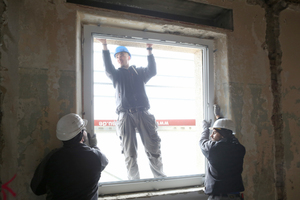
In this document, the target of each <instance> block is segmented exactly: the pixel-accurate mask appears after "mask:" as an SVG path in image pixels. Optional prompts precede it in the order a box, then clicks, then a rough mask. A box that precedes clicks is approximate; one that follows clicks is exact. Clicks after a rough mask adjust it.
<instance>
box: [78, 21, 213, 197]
mask: <svg viewBox="0 0 300 200" xmlns="http://www.w3.org/2000/svg"><path fill="white" fill-rule="evenodd" d="M96 35H97V36H102V37H104V38H106V39H113V40H123V41H124V40H125V41H132V42H143V43H152V44H164V45H171V46H180V47H190V48H200V49H202V50H203V70H202V90H203V91H202V92H203V119H206V120H210V119H213V112H212V110H213V99H214V66H213V40H211V39H200V38H195V37H186V36H178V35H171V34H163V33H153V32H147V31H142V30H141V31H137V30H129V29H121V28H115V27H102V26H93V25H84V26H83V44H82V50H83V68H82V78H83V80H82V83H83V91H82V94H83V97H82V100H83V112H82V114H83V118H85V119H87V120H88V121H89V122H90V123H88V125H87V127H86V128H87V131H88V132H91V133H94V123H93V122H94V119H93V116H94V105H93V99H94V94H93V91H94V86H93V82H94V80H93V79H94V75H93V73H94V72H93V71H94V70H93V38H94V36H96ZM199 148H200V147H199ZM203 184H204V174H198V175H189V176H177V177H166V178H153V179H141V180H131V181H118V182H108V183H107V182H106V183H99V187H98V193H99V195H107V194H116V193H118V194H121V193H128V192H139V191H153V190H162V189H171V188H179V187H180V188H182V187H191V186H202V185H203Z"/></svg>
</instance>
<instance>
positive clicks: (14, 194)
mask: <svg viewBox="0 0 300 200" xmlns="http://www.w3.org/2000/svg"><path fill="white" fill-rule="evenodd" d="M16 176H17V174H15V175H14V177H12V179H10V180H9V181H8V182H6V183H4V184H3V185H1V192H2V196H3V200H6V193H5V192H4V190H7V191H8V192H10V193H11V194H12V195H13V196H14V197H15V196H16V193H15V192H14V191H13V190H12V189H10V188H9V187H8V186H7V185H8V184H9V183H10V182H12V181H13V180H14V179H15V178H16Z"/></svg>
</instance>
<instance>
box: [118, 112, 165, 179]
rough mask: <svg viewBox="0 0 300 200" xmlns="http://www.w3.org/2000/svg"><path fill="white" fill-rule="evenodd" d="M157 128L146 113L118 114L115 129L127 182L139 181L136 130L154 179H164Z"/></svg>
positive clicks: (153, 119)
mask: <svg viewBox="0 0 300 200" xmlns="http://www.w3.org/2000/svg"><path fill="white" fill-rule="evenodd" d="M157 127H158V126H157V122H156V121H155V118H154V116H153V115H152V114H150V113H149V112H148V111H137V112H135V113H130V112H120V113H119V116H118V121H117V123H116V129H117V134H118V136H119V138H120V140H121V146H122V152H123V153H124V156H125V164H126V167H127V176H128V179H129V180H134V179H140V173H139V168H138V164H137V148H138V147H137V139H136V130H137V131H138V132H139V134H140V136H141V140H142V143H143V145H144V148H145V152H146V154H147V157H148V159H149V164H150V168H151V171H152V173H153V176H154V178H159V177H165V174H164V172H163V164H162V158H161V151H160V141H161V139H160V137H159V136H158V134H157Z"/></svg>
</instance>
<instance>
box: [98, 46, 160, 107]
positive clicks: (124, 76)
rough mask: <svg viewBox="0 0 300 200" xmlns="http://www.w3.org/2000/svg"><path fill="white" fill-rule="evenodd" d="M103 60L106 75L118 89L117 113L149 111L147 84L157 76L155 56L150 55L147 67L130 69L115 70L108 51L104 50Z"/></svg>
mask: <svg viewBox="0 0 300 200" xmlns="http://www.w3.org/2000/svg"><path fill="white" fill-rule="evenodd" d="M103 60H104V66H105V71H106V75H107V76H108V77H109V78H110V79H111V80H112V81H113V85H114V88H115V89H116V92H115V97H116V106H117V109H116V112H117V113H119V112H120V111H125V110H127V109H130V108H139V107H142V108H146V109H149V108H150V104H149V100H148V97H147V94H146V91H145V84H146V83H147V82H148V81H149V80H150V79H151V78H152V77H153V76H155V75H156V63H155V60H154V56H153V55H148V66H147V67H139V68H136V67H135V66H130V67H129V68H128V69H125V68H118V69H115V67H114V66H113V64H112V61H111V57H110V53H109V51H108V50H103Z"/></svg>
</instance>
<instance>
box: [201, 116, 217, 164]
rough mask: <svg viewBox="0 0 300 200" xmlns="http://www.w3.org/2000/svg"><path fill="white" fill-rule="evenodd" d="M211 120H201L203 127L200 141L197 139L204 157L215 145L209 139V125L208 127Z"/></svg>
mask: <svg viewBox="0 0 300 200" xmlns="http://www.w3.org/2000/svg"><path fill="white" fill-rule="evenodd" d="M210 124H211V122H207V121H205V120H203V122H202V127H203V132H202V133H201V137H200V141H199V146H200V148H201V150H202V153H203V154H204V156H205V157H206V158H208V156H209V150H210V149H211V148H212V147H213V146H214V145H215V142H213V141H211V140H210V139H209V127H210Z"/></svg>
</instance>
